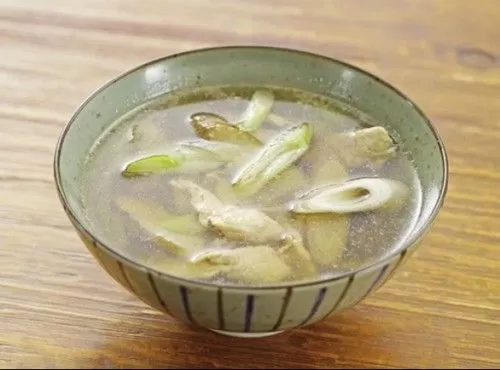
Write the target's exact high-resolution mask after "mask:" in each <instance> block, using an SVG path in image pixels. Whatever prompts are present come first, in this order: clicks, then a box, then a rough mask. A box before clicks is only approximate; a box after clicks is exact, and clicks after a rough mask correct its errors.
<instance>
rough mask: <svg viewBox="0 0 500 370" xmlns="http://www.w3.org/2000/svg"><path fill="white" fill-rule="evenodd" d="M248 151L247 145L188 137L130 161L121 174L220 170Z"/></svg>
mask: <svg viewBox="0 0 500 370" xmlns="http://www.w3.org/2000/svg"><path fill="white" fill-rule="evenodd" d="M249 150H250V149H249V148H248V147H242V146H239V145H233V144H228V143H214V142H208V141H206V140H189V141H184V142H180V143H178V144H177V146H176V147H175V148H174V149H173V150H171V151H170V152H169V153H165V154H157V155H151V156H148V157H145V158H141V159H138V160H135V161H133V162H131V163H129V164H127V166H126V167H125V169H124V170H123V171H122V175H123V176H126V177H131V176H141V175H148V174H151V173H162V172H173V173H202V172H207V171H211V170H214V169H217V168H219V167H220V166H222V165H223V164H225V163H228V162H231V161H233V160H235V159H236V158H238V156H239V155H242V154H244V153H247V152H248V151H249Z"/></svg>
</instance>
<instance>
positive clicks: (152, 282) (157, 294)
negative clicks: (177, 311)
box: [147, 272, 172, 315]
mask: <svg viewBox="0 0 500 370" xmlns="http://www.w3.org/2000/svg"><path fill="white" fill-rule="evenodd" d="M147 274H148V281H149V285H151V290H152V291H153V293H154V295H155V297H156V299H157V300H158V302H159V303H160V305H161V307H162V308H163V309H164V310H165V312H166V313H168V314H169V315H172V314H171V313H170V310H169V309H168V307H167V304H166V303H165V300H164V299H163V298H162V296H161V294H160V292H159V291H158V286H157V285H156V282H155V280H154V278H153V275H152V274H151V273H150V272H148V273H147Z"/></svg>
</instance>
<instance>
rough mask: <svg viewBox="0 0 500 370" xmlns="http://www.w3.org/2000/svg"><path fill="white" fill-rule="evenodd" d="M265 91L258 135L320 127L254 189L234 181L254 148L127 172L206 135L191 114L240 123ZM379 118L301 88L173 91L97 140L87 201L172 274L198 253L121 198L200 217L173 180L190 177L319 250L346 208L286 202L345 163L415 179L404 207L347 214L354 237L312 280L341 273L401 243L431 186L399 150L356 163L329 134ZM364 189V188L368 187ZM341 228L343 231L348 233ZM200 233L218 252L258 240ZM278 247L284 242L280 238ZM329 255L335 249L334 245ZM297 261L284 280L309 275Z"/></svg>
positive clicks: (100, 229) (135, 251) (359, 173)
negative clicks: (311, 210)
mask: <svg viewBox="0 0 500 370" xmlns="http://www.w3.org/2000/svg"><path fill="white" fill-rule="evenodd" d="M259 89H265V90H266V91H270V92H272V93H273V95H274V97H275V101H274V104H273V107H272V113H271V115H270V116H269V117H268V119H266V121H265V122H264V124H263V125H262V126H261V127H260V128H259V129H258V130H256V131H255V132H252V135H254V136H255V137H256V138H257V139H258V140H260V141H261V142H262V143H264V144H265V143H266V142H268V141H269V140H270V139H271V138H272V137H274V136H275V135H277V134H278V133H279V132H280V131H281V130H283V129H285V128H286V127H291V126H293V125H298V124H300V123H302V122H308V123H310V125H311V126H312V129H313V137H312V140H311V143H310V148H309V150H308V151H307V152H306V153H305V154H304V155H303V156H301V157H300V158H299V159H298V160H297V161H296V162H295V164H294V165H293V166H292V167H290V168H288V169H287V170H285V171H284V172H282V173H281V174H280V175H278V176H277V177H276V178H275V179H274V180H271V181H270V182H268V183H267V184H266V185H264V186H263V187H262V189H260V191H258V192H256V193H255V194H254V195H250V196H245V197H242V196H240V195H238V194H237V193H236V192H235V191H233V189H232V187H231V179H232V178H233V177H234V176H235V174H236V172H237V170H238V169H239V168H241V166H242V164H243V163H244V162H245V161H246V160H248V158H250V156H251V155H252V154H248V155H247V154H244V155H242V157H241V158H238V159H235V161H233V162H229V163H227V164H226V165H224V166H220V167H218V168H215V169H211V170H208V171H206V172H202V173H189V174H183V173H181V174H179V173H168V172H166V173H157V174H149V175H147V176H137V177H125V176H123V175H122V170H123V169H124V166H125V165H126V164H127V163H130V162H131V161H134V160H137V159H139V158H141V157H144V156H148V155H152V154H159V153H162V152H164V151H166V150H169V149H171V148H172V146H173V145H175V144H176V143H178V142H179V141H184V140H192V139H199V137H197V136H196V133H195V132H194V130H193V128H192V126H191V124H190V117H191V116H192V115H193V114H195V113H200V112H211V113H215V114H218V115H220V116H222V117H224V118H225V119H227V121H228V122H237V121H238V120H239V119H240V118H241V115H242V113H243V112H244V111H245V109H246V108H247V106H248V104H249V101H250V99H251V97H252V94H253V93H254V92H255V91H257V90H259ZM378 125H381V126H383V125H382V123H379V122H376V121H374V120H373V119H371V118H370V117H368V116H367V115H365V114H363V113H362V112H359V111H357V110H355V109H354V108H352V107H350V106H348V105H346V104H344V103H342V102H340V101H336V100H332V99H330V98H326V97H323V96H318V95H314V94H311V93H307V92H304V91H300V90H292V89H283V88H278V87H272V86H243V87H217V88H204V89H198V90H191V91H185V92H179V93H173V94H167V95H164V96H161V97H158V98H156V99H154V100H152V101H150V102H147V103H146V104H144V105H142V106H140V107H138V108H136V109H135V110H133V111H131V112H129V113H128V114H126V115H125V116H123V117H121V118H120V119H119V120H117V121H116V122H114V123H113V125H112V126H110V129H108V130H107V131H106V132H104V133H103V134H102V135H101V137H100V138H99V139H98V140H97V141H96V143H95V144H94V146H93V148H92V150H91V152H90V153H89V156H88V158H87V160H86V163H85V166H84V170H83V171H82V174H81V181H80V183H81V187H82V191H81V194H82V199H81V201H82V204H83V206H84V210H85V215H86V217H87V219H88V222H89V224H90V225H91V228H92V229H93V232H94V233H95V234H96V235H97V237H98V238H99V239H100V240H102V241H103V242H105V243H106V244H107V245H108V246H109V247H111V248H114V249H115V250H116V251H117V252H119V253H121V254H123V255H124V256H126V257H128V258H130V259H132V260H136V261H138V262H140V263H144V264H146V265H149V266H151V267H153V268H156V269H159V270H161V271H163V272H165V273H169V272H172V271H171V268H170V267H169V266H173V265H172V263H175V264H177V265H175V266H176V269H177V268H178V267H179V266H181V264H183V263H186V261H187V260H188V257H187V256H175V255H174V254H172V251H171V250H170V249H169V248H165V246H164V245H162V243H158V240H157V239H155V235H151V233H150V232H148V231H147V230H145V228H144V227H142V226H141V225H140V223H138V222H137V220H136V219H134V218H133V217H131V216H130V215H129V214H128V213H126V212H124V211H123V209H120V207H118V206H117V203H116V201H117V200H118V199H124V198H126V199H132V200H134V201H138V202H143V203H144V204H145V205H146V207H147V205H148V204H150V205H151V204H152V205H154V206H155V207H160V208H161V209H164V210H165V211H166V212H167V213H169V214H171V215H174V216H186V217H188V218H189V219H190V220H194V221H193V222H197V219H196V211H195V210H194V208H193V206H192V204H191V203H190V197H189V194H188V193H187V192H184V191H182V189H179V188H175V187H173V186H171V184H170V182H171V180H173V179H182V180H189V181H192V182H193V183H195V184H197V185H199V186H201V187H203V188H204V189H206V190H208V191H210V192H212V193H213V194H215V195H216V196H217V197H218V198H219V199H220V200H221V201H222V202H224V203H227V204H236V205H238V206H241V207H251V208H255V209H258V210H260V211H262V212H264V213H265V214H266V215H267V216H269V217H270V218H272V219H273V220H276V221H277V222H278V223H280V224H282V225H288V226H289V227H291V228H293V229H294V230H297V232H298V233H299V234H300V235H301V236H302V237H303V238H304V247H305V248H306V250H310V248H311V245H310V243H314V241H315V240H316V243H322V244H325V243H329V242H330V239H331V237H329V235H332V233H334V234H335V232H336V231H335V228H337V227H339V216H335V215H328V214H327V215H325V214H320V215H318V214H313V215H303V214H301V215H296V214H292V213H291V212H289V210H288V209H287V208H286V207H285V204H287V202H289V201H291V200H293V199H294V198H296V197H297V196H298V194H300V193H302V192H304V191H307V190H309V189H312V188H315V187H316V186H318V185H323V184H325V183H329V182H332V181H333V180H335V174H334V171H336V170H335V168H336V166H337V165H338V163H340V164H341V165H342V166H344V167H345V168H346V170H347V171H348V177H349V179H358V178H363V177H377V178H387V179H392V180H398V181H401V182H403V183H404V184H406V186H407V187H408V189H409V191H410V195H409V196H408V198H407V199H406V201H405V203H404V204H403V205H402V206H401V207H399V208H397V209H394V210H393V209H389V210H385V209H384V210H374V211H368V212H356V213H351V214H348V215H344V216H342V217H344V218H345V219H343V221H342V222H347V224H346V225H347V230H346V232H347V234H346V237H345V245H344V246H336V248H337V249H338V250H336V251H333V252H332V253H335V254H338V256H337V257H335V258H332V261H333V262H332V263H330V264H327V265H323V264H321V263H317V261H314V264H315V267H316V269H317V272H316V273H315V274H314V276H312V277H311V276H308V278H309V279H321V278H326V277H331V276H335V275H337V274H340V273H344V272H346V271H350V270H352V269H357V268H359V267H362V266H366V265H367V264H370V263H372V262H373V261H375V260H378V259H380V258H381V257H382V256H384V255H386V254H387V253H390V252H392V251H393V250H394V249H396V248H398V247H399V246H400V244H401V242H402V241H404V239H405V238H406V237H407V235H408V233H409V232H410V230H411V228H412V227H413V225H414V224H415V222H416V219H417V217H418V213H419V211H420V202H421V190H420V184H419V181H418V178H417V175H416V171H415V169H414V167H413V166H412V163H411V162H410V160H409V159H407V157H406V156H405V154H404V153H403V152H402V151H401V150H400V149H399V148H398V149H397V151H396V153H395V155H394V156H393V157H391V158H390V159H387V160H384V161H378V162H377V161H367V162H366V163H361V164H356V165H354V166H349V165H348V164H346V163H345V161H344V160H343V159H342V152H341V151H340V152H339V148H338V145H336V143H337V142H335V141H333V142H332V141H331V140H329V137H330V136H331V135H336V134H338V133H349V132H356V131H357V130H361V129H364V128H367V127H372V126H378ZM332 137H334V136H332ZM297 171H298V172H297ZM331 174H333V175H332V176H330V175H331ZM330 177H332V179H330ZM358 193H359V194H360V196H361V195H363V193H362V192H358ZM345 220H347V221H345ZM311 228H316V229H317V230H316V231H315V232H314V234H309V232H310V230H311ZM187 233H188V234H190V233H191V231H189V232H187ZM339 233H340V234H342V231H339ZM310 235H315V237H310ZM190 236H192V235H190ZM198 237H200V238H202V239H203V241H204V243H205V248H206V249H208V250H214V249H221V248H227V247H229V248H232V249H234V248H239V247H242V246H247V245H250V244H249V243H245V241H243V242H241V241H240V242H238V243H236V242H234V241H231V240H228V239H227V238H225V237H222V236H221V235H220V234H217V233H213V232H203V233H201V234H200V235H198ZM322 237H323V239H321V238H322ZM321 240H325V242H322V241H321ZM254 244H255V243H254ZM257 244H259V243H257ZM271 247H272V248H274V249H276V248H278V247H277V246H276V245H271ZM316 247H318V246H316ZM325 248H326V247H325ZM325 253H330V252H329V251H328V249H327V248H326V252H325ZM242 258H250V257H242ZM168 261H170V262H168ZM172 261H174V262H172ZM290 261H291V262H290ZM293 261H294V260H293V258H292V259H291V260H289V261H288V263H289V264H291V270H292V273H291V274H290V275H287V277H286V279H284V280H282V281H291V280H301V279H304V276H302V275H301V274H300V273H297V272H296V270H297V266H294V263H295V262H293ZM174 273H175V272H174ZM175 274H177V273H175ZM194 279H198V278H194ZM199 279H201V280H210V281H218V282H221V283H224V282H230V283H238V282H240V283H244V284H245V285H248V284H256V285H258V284H266V282H265V281H263V282H260V281H259V279H258V278H256V280H255V282H254V281H250V282H249V281H246V282H241V281H240V280H238V278H231V277H228V274H225V273H218V274H210V276H200V277H199Z"/></svg>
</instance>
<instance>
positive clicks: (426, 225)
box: [53, 45, 449, 291]
mask: <svg viewBox="0 0 500 370" xmlns="http://www.w3.org/2000/svg"><path fill="white" fill-rule="evenodd" d="M241 49H247V50H249V51H251V50H255V51H266V50H269V51H279V52H285V53H291V54H298V55H302V56H306V57H310V58H314V59H322V60H323V61H325V62H328V63H334V64H337V65H340V66H343V67H346V68H348V69H351V70H354V71H355V72H357V73H359V74H362V75H364V76H365V77H368V78H369V79H372V80H374V81H375V82H377V83H379V84H381V85H383V86H385V87H386V88H388V89H390V90H392V91H393V92H394V93H396V95H398V96H399V97H400V98H401V99H403V100H404V101H406V102H407V103H408V104H409V105H410V106H411V108H412V109H414V110H415V111H416V112H417V113H418V114H419V115H420V116H421V117H422V119H423V120H424V122H425V124H426V125H427V126H428V127H429V129H430V130H431V132H432V134H433V137H434V139H435V140H436V143H437V145H438V148H439V152H440V154H441V158H440V159H441V162H442V166H443V181H442V184H441V187H440V191H439V195H438V198H437V200H436V203H435V204H434V206H433V207H432V211H431V212H430V214H429V216H428V217H427V219H426V220H425V221H424V222H423V224H422V225H421V226H420V228H419V229H417V230H414V232H413V233H412V234H411V235H410V237H409V238H408V239H407V240H405V241H404V242H403V243H401V244H402V247H400V248H398V249H396V250H394V251H392V252H391V253H388V254H386V255H385V256H383V257H381V258H379V259H376V260H375V261H373V262H371V263H369V264H367V265H366V266H363V267H361V268H357V269H355V270H352V271H349V272H344V273H340V274H338V275H335V276H333V277H329V278H325V279H317V280H306V281H303V282H301V281H295V282H294V281H290V282H283V283H281V284H272V285H271V284H270V285H263V286H259V285H255V286H252V285H243V284H217V283H213V282H208V281H201V280H194V279H187V278H182V277H177V276H174V275H170V274H168V273H166V272H162V271H159V270H157V269H155V268H152V267H148V266H146V265H144V264H141V263H140V262H137V261H135V260H133V259H132V258H129V257H126V256H124V255H122V254H121V253H120V252H118V251H116V250H114V249H113V248H111V247H109V246H107V245H106V244H105V243H103V242H102V241H100V240H99V239H98V238H97V237H96V236H94V234H93V233H91V232H90V231H89V230H88V229H87V228H86V227H85V226H84V225H83V224H82V222H81V221H80V218H79V217H77V216H76V215H75V211H74V210H73V209H72V208H71V206H70V204H69V201H68V199H67V197H66V194H65V193H64V190H63V186H62V181H61V167H60V161H61V151H62V147H63V145H64V140H65V138H66V134H67V133H68V131H69V130H70V128H71V126H72V125H73V123H74V122H75V120H76V118H77V117H78V115H79V114H80V113H81V111H82V110H83V109H84V108H85V106H87V104H89V103H90V101H92V100H93V99H94V98H95V97H97V96H98V95H99V94H100V93H102V92H104V91H105V90H106V89H107V88H108V87H110V86H112V85H113V84H114V83H116V82H117V81H119V80H121V79H123V78H125V77H127V76H128V75H130V74H132V73H134V72H136V71H139V70H141V69H145V68H147V67H149V66H151V65H155V64H157V63H161V62H165V61H169V60H172V59H175V58H179V57H183V56H186V55H191V54H203V53H205V52H216V51H218V50H220V51H223V50H241ZM53 175H54V179H55V184H56V190H57V194H58V197H59V200H60V202H61V204H62V206H63V209H64V211H65V213H66V214H67V216H68V217H69V219H70V221H72V220H73V221H74V222H76V223H77V225H73V226H75V228H76V229H78V228H80V229H81V231H83V232H84V233H86V234H87V235H88V236H90V237H91V239H92V240H93V241H95V242H96V244H97V245H98V247H101V248H103V249H104V250H105V251H106V252H107V253H109V254H111V255H112V256H113V257H114V258H116V259H118V260H119V261H121V262H122V263H123V262H124V263H126V264H129V265H132V266H133V267H134V268H136V269H139V270H145V271H146V272H147V273H153V274H155V275H157V276H159V277H163V278H166V279H169V280H172V281H174V282H176V283H179V284H190V285H194V286H198V287H200V288H202V287H205V288H215V289H232V290H238V291H248V290H252V291H263V290H278V289H279V290H282V289H286V288H299V287H313V286H316V285H325V284H329V283H332V282H336V281H339V280H343V279H346V278H353V277H354V276H356V275H357V274H359V273H362V272H364V271H368V270H371V269H374V268H376V267H378V266H380V265H383V264H387V263H388V262H389V261H391V260H392V259H393V258H395V257H396V256H397V255H400V262H401V259H402V257H403V255H404V254H405V253H406V251H407V250H408V249H409V248H410V247H411V246H413V245H414V244H415V243H417V242H419V239H420V238H421V237H423V236H424V234H425V233H426V232H427V231H429V229H430V228H431V226H432V225H433V223H434V221H435V219H436V217H437V215H438V214H439V211H440V210H441V208H442V206H443V203H444V199H445V197H446V194H447V190H448V178H449V164H448V156H447V153H446V149H445V146H444V142H443V140H442V138H441V136H440V135H439V133H438V131H437V129H436V127H435V126H434V125H433V124H432V123H431V121H430V120H429V118H428V117H427V115H426V114H425V113H424V112H423V110H422V109H420V107H419V106H418V105H417V104H416V103H415V102H413V101H412V100H411V99H410V98H409V97H408V96H407V95H406V94H404V93H403V92H401V91H400V90H399V89H397V88H396V87H394V86H393V85H391V84H390V83H389V82H387V81H385V80H384V79H382V78H381V77H378V76H376V75H374V74H372V73H371V72H368V71H366V70H364V69H362V68H360V67H357V66H354V65H352V64H350V63H347V62H344V61H341V60H338V59H335V58H333V57H329V56H326V55H321V54H318V53H315V52H310V51H306V50H303V49H294V48H287V47H279V46H268V45H226V46H213V47H203V48H197V49H190V50H187V51H182V52H177V53H173V54H170V55H167V56H162V57H159V58H155V59H152V60H149V61H147V62H145V63H143V64H140V65H137V66H136V67H133V68H131V69H129V70H126V71H125V72H123V73H121V74H119V75H117V76H116V77H114V78H112V79H110V80H108V82H106V83H104V84H103V85H101V86H100V87H98V88H97V89H95V90H94V91H93V92H92V93H90V95H88V96H87V98H86V99H85V100H84V101H83V102H82V103H81V104H80V106H79V107H78V108H77V109H76V111H75V112H74V113H73V115H72V116H71V118H70V119H69V121H68V122H67V123H66V124H65V126H64V128H63V131H62V132H61V134H60V136H59V138H58V140H57V143H56V146H55V152H54V160H53ZM72 223H73V222H72ZM76 226H77V227H76ZM77 231H78V230H77ZM396 267H397V266H396ZM394 270H395V269H394Z"/></svg>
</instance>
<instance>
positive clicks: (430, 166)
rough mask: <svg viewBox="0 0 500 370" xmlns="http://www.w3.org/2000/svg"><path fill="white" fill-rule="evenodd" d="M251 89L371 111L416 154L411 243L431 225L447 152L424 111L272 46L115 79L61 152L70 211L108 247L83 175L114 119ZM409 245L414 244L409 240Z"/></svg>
mask: <svg viewBox="0 0 500 370" xmlns="http://www.w3.org/2000/svg"><path fill="white" fill-rule="evenodd" d="M229 84H233V85H234V84H243V85H245V84H252V85H256V84H257V85H258V84H261V85H277V86H283V87H293V88H299V89H303V90H307V91H311V92H314V93H319V94H323V95H327V96H331V97H334V98H337V99H341V100H343V101H345V102H347V103H348V104H350V105H352V106H354V107H355V108H357V109H359V110H361V111H363V112H365V113H367V114H368V115H370V116H371V117H373V118H374V119H375V120H376V121H378V122H380V124H381V125H383V126H385V127H386V129H387V130H388V131H389V132H390V133H391V135H393V136H394V137H395V138H396V139H397V140H398V141H399V143H401V144H402V145H403V146H404V149H405V150H406V151H408V152H409V153H411V157H412V158H413V161H414V164H415V166H416V168H417V172H418V176H419V178H420V181H421V186H422V190H423V194H422V209H421V213H420V216H419V218H418V220H417V223H416V225H415V228H414V229H413V232H412V234H411V235H410V239H417V238H418V237H420V236H421V234H422V233H423V232H424V231H426V230H427V228H428V226H430V222H431V221H432V219H433V218H434V216H435V215H436V213H437V211H438V209H439V206H440V204H441V202H442V200H443V197H444V193H445V190H446V182H447V167H446V155H445V152H444V148H443V146H442V143H441V141H440V139H439V137H438V136H437V134H436V132H435V131H434V129H433V128H432V126H431V125H430V123H429V122H428V120H427V119H426V117H425V116H424V115H423V114H422V112H421V111H420V110H419V109H418V108H417V107H416V106H415V105H414V104H413V103H412V102H411V101H409V100H408V99H407V98H405V97H404V96H403V95H401V94H400V93H399V92H398V91H396V90H395V89H394V88H392V87H390V86H389V85H387V84H386V83H384V82H383V81H381V80H380V79H378V78H376V77H374V76H371V75H369V74H367V73H365V72H363V71H361V70H359V69H357V68H355V67H352V66H349V65H346V64H344V63H342V62H339V61H335V60H332V59H328V58H325V57H321V56H317V55H313V54H309V53H305V52H299V51H293V50H287V49H277V48H269V47H225V48H213V49H204V50H197V51H192V52H188V53H183V54H179V55H174V56H171V57H167V58H164V59H160V60H156V61H153V62H150V63H148V64H146V65H144V66H141V67H138V68H136V69H134V70H132V71H130V72H127V73H126V74H125V75H123V76H121V77H119V78H117V79H115V80H113V81H111V82H110V83H108V84H106V85H105V86H104V87H103V88H101V89H99V90H98V91H97V92H96V93H94V94H93V95H92V96H91V97H90V98H89V99H88V100H87V101H86V102H85V103H84V104H83V105H82V106H81V107H80V109H79V110H78V111H77V112H76V113H75V115H74V116H73V117H72V119H71V121H70V123H69V124H68V126H67V127H66V129H65V131H64V133H63V135H62V136H61V140H60V142H59V145H58V148H57V152H56V166H55V171H56V180H57V182H58V186H59V189H60V191H61V195H62V198H63V200H64V202H65V203H66V206H67V208H68V210H69V211H70V212H71V213H72V214H73V216H74V217H75V218H76V219H77V220H78V221H79V222H80V223H81V226H83V228H84V229H86V230H87V231H89V232H90V233H91V234H93V235H94V236H95V237H96V239H98V240H100V241H101V242H102V243H103V244H105V245H108V246H110V247H112V243H113V241H109V240H102V239H100V235H99V232H98V230H93V229H92V227H91V225H89V224H88V223H87V222H86V219H85V218H84V217H82V216H83V210H82V204H81V202H80V196H79V194H78V191H79V189H80V188H79V183H78V182H79V174H80V173H81V170H82V167H83V163H84V160H85V157H86V155H87V154H88V152H89V150H90V148H91V146H92V145H93V143H94V142H95V140H96V139H97V138H98V137H99V135H100V134H101V133H102V132H103V131H104V130H105V129H106V128H107V127H108V126H109V125H110V124H111V123H113V121H114V120H115V119H117V118H118V117H120V116H121V115H123V114H124V113H126V112H128V111H129V110H131V109H133V108H135V107H137V106H138V105H141V104H143V103H144V102H145V101H147V100H149V99H152V98H154V97H156V96H158V95H161V94H164V93H168V92H171V91H174V90H179V89H189V88H193V87H200V86H212V85H229ZM408 244H410V241H409V242H408Z"/></svg>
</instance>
